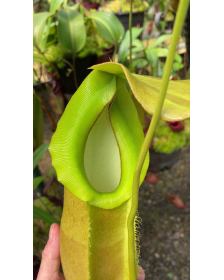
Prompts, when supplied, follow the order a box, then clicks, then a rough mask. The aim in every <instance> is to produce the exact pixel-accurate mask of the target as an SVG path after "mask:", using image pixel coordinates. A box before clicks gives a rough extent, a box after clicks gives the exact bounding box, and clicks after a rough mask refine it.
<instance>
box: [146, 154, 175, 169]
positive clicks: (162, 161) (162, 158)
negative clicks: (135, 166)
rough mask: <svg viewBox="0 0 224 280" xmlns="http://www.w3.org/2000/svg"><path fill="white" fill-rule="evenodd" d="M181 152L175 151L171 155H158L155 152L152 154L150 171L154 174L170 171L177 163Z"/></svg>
mask: <svg viewBox="0 0 224 280" xmlns="http://www.w3.org/2000/svg"><path fill="white" fill-rule="evenodd" d="M179 154H180V150H177V151H174V152H173V153H171V154H163V153H156V152H155V151H154V150H152V151H151V152H150V163H149V168H148V169H149V170H150V171H152V172H158V171H163V170H165V169H170V168H171V167H172V166H173V165H174V164H176V163H177V161H178V157H179Z"/></svg>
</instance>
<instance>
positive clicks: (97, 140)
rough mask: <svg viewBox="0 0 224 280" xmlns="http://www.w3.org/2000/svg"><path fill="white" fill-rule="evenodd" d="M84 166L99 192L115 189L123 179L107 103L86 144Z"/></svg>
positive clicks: (90, 180) (92, 183) (91, 183)
mask: <svg viewBox="0 0 224 280" xmlns="http://www.w3.org/2000/svg"><path fill="white" fill-rule="evenodd" d="M84 168H85V172H86V176H87V178H88V180H89V183H90V185H91V186H92V187H93V188H94V189H95V190H96V191H98V192H101V193H108V192H112V191H114V190H115V189H116V188H117V187H118V186H119V183H120V180H121V157H120V151H119V146H118V143H117V139H116V137H115V134H114V131H113V128H112V125H111V122H110V119H109V105H107V106H106V107H105V108H104V110H103V111H102V113H101V114H100V116H99V117H98V118H97V120H96V122H95V123H94V125H93V127H92V129H91V131H90V133H89V135H88V138H87V141H86V145H85V151H84Z"/></svg>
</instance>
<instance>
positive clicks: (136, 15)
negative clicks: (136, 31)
mask: <svg viewBox="0 0 224 280" xmlns="http://www.w3.org/2000/svg"><path fill="white" fill-rule="evenodd" d="M114 14H115V15H116V17H117V18H118V19H119V21H120V22H121V23H122V24H123V26H124V29H125V31H127V30H128V29H129V13H114ZM144 14H145V12H133V13H132V27H136V26H138V27H142V26H143V23H144Z"/></svg>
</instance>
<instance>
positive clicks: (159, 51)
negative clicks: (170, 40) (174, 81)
mask: <svg viewBox="0 0 224 280" xmlns="http://www.w3.org/2000/svg"><path fill="white" fill-rule="evenodd" d="M155 50H156V52H157V56H158V57H167V56H168V49H164V48H156V49H155ZM174 60H175V61H177V62H179V63H181V62H182V57H181V56H180V55H179V54H177V53H175V55H174Z"/></svg>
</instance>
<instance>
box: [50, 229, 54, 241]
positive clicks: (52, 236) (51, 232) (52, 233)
mask: <svg viewBox="0 0 224 280" xmlns="http://www.w3.org/2000/svg"><path fill="white" fill-rule="evenodd" d="M53 238H54V229H53V227H52V226H51V228H50V232H49V240H50V241H52V240H53Z"/></svg>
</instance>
